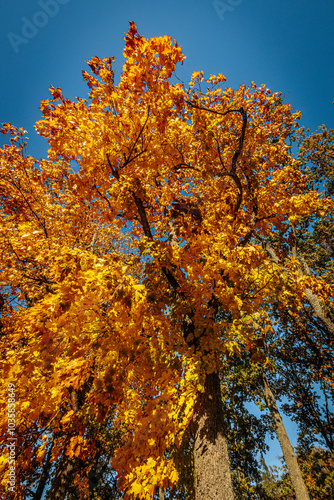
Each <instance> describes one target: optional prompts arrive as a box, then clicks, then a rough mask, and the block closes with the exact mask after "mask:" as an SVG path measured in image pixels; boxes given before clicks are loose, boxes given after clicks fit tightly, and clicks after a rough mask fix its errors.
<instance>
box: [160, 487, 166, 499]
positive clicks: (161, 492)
mask: <svg viewBox="0 0 334 500" xmlns="http://www.w3.org/2000/svg"><path fill="white" fill-rule="evenodd" d="M159 500H165V492H164V490H163V489H162V488H160V486H159Z"/></svg>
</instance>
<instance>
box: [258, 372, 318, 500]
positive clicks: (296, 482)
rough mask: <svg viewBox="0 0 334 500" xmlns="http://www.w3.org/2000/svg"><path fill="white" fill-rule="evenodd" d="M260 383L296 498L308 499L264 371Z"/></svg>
mask: <svg viewBox="0 0 334 500" xmlns="http://www.w3.org/2000/svg"><path fill="white" fill-rule="evenodd" d="M262 384H263V395H264V399H265V402H266V404H267V406H268V408H269V410H270V414H271V417H272V419H273V422H274V425H275V431H276V435H277V439H278V441H279V444H280V445H281V448H282V452H283V456H284V460H285V463H286V466H287V468H288V471H289V476H290V479H291V482H292V485H293V487H294V489H295V493H296V500H310V497H309V494H308V491H307V488H306V486H305V483H304V480H303V477H302V474H301V472H300V469H299V465H298V462H297V457H296V454H295V452H294V449H293V447H292V446H291V443H290V440H289V437H288V435H287V433H286V430H285V427H284V424H283V420H282V418H281V415H280V413H279V411H278V408H277V404H276V401H275V397H274V394H273V393H272V391H271V389H270V387H269V384H268V381H267V378H266V376H265V374H264V373H262Z"/></svg>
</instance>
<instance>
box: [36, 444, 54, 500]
mask: <svg viewBox="0 0 334 500" xmlns="http://www.w3.org/2000/svg"><path fill="white" fill-rule="evenodd" d="M54 441H55V438H53V440H52V443H51V445H50V448H49V451H48V454H47V457H46V461H45V464H44V467H43V472H42V475H41V478H40V480H39V483H38V488H37V490H36V492H35V494H34V498H33V500H41V498H42V496H43V491H44V488H45V485H46V483H47V481H48V479H49V472H50V469H51V454H52V449H53V445H54Z"/></svg>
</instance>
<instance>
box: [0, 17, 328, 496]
mask: <svg viewBox="0 0 334 500" xmlns="http://www.w3.org/2000/svg"><path fill="white" fill-rule="evenodd" d="M125 40H126V44H125V49H124V56H125V59H126V61H125V64H124V67H123V72H122V74H121V77H120V82H119V84H118V85H117V86H115V84H114V72H113V69H112V64H113V62H112V60H111V59H104V60H101V59H99V58H97V57H94V58H92V59H91V60H90V61H89V62H88V63H89V66H90V68H91V74H88V73H86V72H84V73H83V75H84V79H85V80H86V82H87V84H88V87H89V88H90V94H89V102H88V101H87V100H85V99H79V98H78V99H77V100H76V101H73V102H71V101H70V100H68V99H66V98H65V97H64V96H63V94H62V91H61V89H59V88H54V87H51V89H50V91H51V98H50V99H48V100H45V101H42V104H41V110H42V113H43V119H42V120H41V121H40V122H38V123H37V130H38V132H39V133H40V134H41V135H42V136H44V137H46V138H47V139H48V141H49V144H50V148H49V153H48V160H42V161H41V162H39V163H38V162H36V160H34V159H33V158H31V157H29V156H25V154H24V147H23V146H24V145H23V144H22V143H21V142H20V141H21V139H22V137H24V133H23V131H21V130H17V129H15V128H14V127H12V126H11V125H9V124H5V125H4V128H3V132H4V133H6V132H11V133H12V134H13V138H12V144H11V146H7V147H5V148H4V149H3V150H2V151H1V202H2V207H1V208H2V212H1V216H2V236H1V245H2V253H1V259H2V266H1V267H2V268H3V269H4V271H3V272H2V274H1V285H2V289H3V297H4V301H5V303H6V304H5V306H4V313H3V318H4V319H3V321H2V322H3V328H2V333H3V335H2V339H1V353H2V356H3V378H4V384H3V387H2V389H1V391H2V392H1V401H2V408H3V410H4V411H3V413H2V415H3V417H2V420H1V425H2V427H1V428H2V436H4V437H5V436H6V431H7V421H6V414H5V410H6V397H7V392H6V391H7V384H8V383H9V382H12V381H15V384H16V385H15V387H16V395H17V401H19V403H18V404H19V409H20V412H19V413H18V416H17V421H16V432H17V437H18V441H17V443H18V444H19V445H20V450H21V451H20V454H19V455H18V456H17V488H16V490H15V493H14V497H15V498H25V497H27V495H28V493H27V489H26V486H27V482H28V483H29V482H31V484H32V487H33V488H36V481H35V476H34V470H36V467H39V468H40V470H44V467H45V466H46V464H47V463H48V461H49V462H50V463H51V464H53V465H52V467H53V471H52V472H51V475H52V483H51V489H50V494H49V495H50V497H51V498H57V495H58V496H59V495H61V494H62V495H63V494H64V491H65V490H66V488H68V487H69V484H71V487H72V486H74V487H75V488H76V490H77V491H81V493H82V494H85V495H89V469H90V468H91V467H92V464H93V463H94V461H95V463H96V460H98V457H99V455H100V453H101V449H102V450H104V451H105V453H107V454H108V452H107V451H106V450H107V448H108V446H109V447H110V453H109V454H110V456H111V463H112V466H113V467H114V468H115V469H116V471H117V474H118V486H119V488H120V489H121V490H122V491H124V496H125V498H136V497H137V498H143V499H148V498H152V495H154V494H155V492H156V491H157V488H162V489H166V488H167V487H173V485H175V484H177V481H178V472H177V469H176V465H175V461H174V458H173V454H172V453H169V450H170V449H171V447H176V448H177V447H179V446H180V445H181V443H182V440H183V437H184V435H185V433H186V431H187V429H189V427H190V426H192V428H193V433H194V437H193V439H194V476H195V498H196V500H199V499H202V498H206V499H208V500H210V499H218V498H219V499H222V500H230V499H233V497H234V495H233V487H232V479H231V471H230V460H229V456H228V447H227V437H226V436H227V432H228V429H227V418H226V417H227V415H228V412H227V409H226V408H225V406H224V403H223V402H222V397H221V377H222V374H223V372H224V367H225V360H226V356H228V357H229V358H231V359H233V358H234V357H235V358H236V359H238V357H240V356H241V352H242V351H243V350H246V351H247V352H248V353H249V355H250V356H251V360H252V361H254V362H261V363H265V362H266V356H265V354H264V351H263V347H264V345H265V342H266V335H267V333H268V332H270V331H271V329H272V322H271V318H270V316H269V314H268V312H267V311H266V308H265V306H266V305H268V304H272V303H273V301H274V300H276V298H277V296H279V297H280V301H281V302H282V304H291V303H293V304H294V307H296V308H298V307H301V304H302V302H303V300H304V297H305V293H306V290H311V291H312V293H314V294H317V296H318V297H320V298H321V300H323V301H324V303H327V304H328V303H329V300H330V299H329V297H330V294H331V287H330V285H329V284H328V283H326V282H325V281H324V280H322V279H321V277H316V276H302V277H300V276H299V274H298V266H300V262H298V259H297V258H289V259H287V260H286V262H285V264H284V267H282V266H281V265H280V262H275V261H273V260H272V259H271V258H269V256H268V254H267V252H266V251H265V249H264V248H263V245H262V241H263V240H266V239H267V238H273V237H275V239H276V241H275V245H276V247H275V249H276V252H277V254H278V255H279V256H281V252H283V251H284V245H285V241H286V238H288V237H289V236H290V232H291V224H293V223H294V222H295V221H296V220H297V219H298V218H299V217H304V216H308V215H310V214H312V213H316V214H318V213H319V214H320V213H325V212H326V213H330V212H332V210H333V206H332V203H331V200H329V199H326V198H323V197H321V196H320V195H319V193H317V192H316V191H310V192H305V190H304V186H305V182H306V177H305V176H304V175H303V173H302V172H301V171H300V169H298V166H297V165H296V162H295V161H294V160H293V158H292V157H291V155H290V153H289V148H288V145H287V143H286V139H287V137H288V135H289V134H290V131H291V129H292V128H293V127H294V125H295V122H296V119H297V118H298V114H294V113H292V111H291V107H290V106H288V105H285V104H282V102H281V99H280V95H279V94H275V93H271V92H270V90H269V89H267V88H266V87H265V86H261V87H259V88H257V87H256V85H255V84H254V83H252V84H251V86H250V87H245V86H241V87H240V89H238V90H232V89H230V88H228V87H225V88H223V84H224V82H225V78H224V77H223V76H222V75H218V76H217V77H214V76H211V77H210V78H209V79H208V80H206V84H207V85H208V86H207V89H206V91H204V92H203V91H202V90H201V84H203V81H204V78H203V75H202V73H195V74H194V75H193V77H192V79H191V81H190V83H189V86H188V88H186V87H185V86H184V85H182V84H181V83H179V82H177V83H173V75H174V71H175V65H176V64H177V63H178V62H182V61H183V59H184V56H183V54H182V52H181V49H180V47H178V45H177V44H176V42H175V43H172V41H171V39H170V38H169V37H167V36H165V37H158V38H153V39H150V40H147V39H145V38H143V37H141V36H140V35H139V34H138V33H137V29H136V27H135V25H134V23H131V24H130V29H129V32H128V34H127V35H126V38H125ZM73 163H74V165H75V167H74V168H73V169H72V168H71V165H73ZM256 238H257V240H256ZM97 240H99V244H98V245H97V243H96V242H97ZM259 240H260V242H258V241H259ZM125 249H126V251H125ZM292 287H293V294H291V289H292ZM111 409H113V412H112V414H111V413H110V410H111ZM109 419H111V421H112V429H113V432H115V433H116V435H117V436H120V438H119V441H117V442H111V443H108V441H107V440H106V438H105V436H104V435H103V432H102V430H101V432H98V433H97V435H95V434H94V435H92V433H91V432H89V429H91V428H95V429H98V424H99V423H100V422H105V423H106V422H108V420H109ZM50 443H52V450H51V452H50V454H51V456H50V458H49V451H50V448H51V444H50ZM88 458H89V464H90V465H89V467H87V466H85V463H86V462H87V461H88ZM6 461H7V456H6V455H4V458H3V461H2V469H3V470H6V469H5V468H6ZM43 464H44V465H43ZM84 476H85V477H84ZM27 477H28V479H27ZM3 484H4V485H5V486H6V478H4V480H3ZM6 491H7V492H8V497H9V496H10V495H11V492H10V490H9V489H8V485H7V490H6Z"/></svg>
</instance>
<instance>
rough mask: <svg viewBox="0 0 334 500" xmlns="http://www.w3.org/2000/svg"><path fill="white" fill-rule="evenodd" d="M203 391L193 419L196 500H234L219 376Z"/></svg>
mask: <svg viewBox="0 0 334 500" xmlns="http://www.w3.org/2000/svg"><path fill="white" fill-rule="evenodd" d="M204 388H205V390H204V392H200V393H199V395H198V399H197V402H196V405H195V411H194V416H193V422H194V428H195V442H194V472H195V500H204V499H205V500H234V494H233V487H232V478H231V467H230V460H229V456H228V450H227V439H226V433H225V424H224V420H223V410H222V402H221V393H220V380H219V375H218V373H210V374H208V375H206V380H205V385H204Z"/></svg>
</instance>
